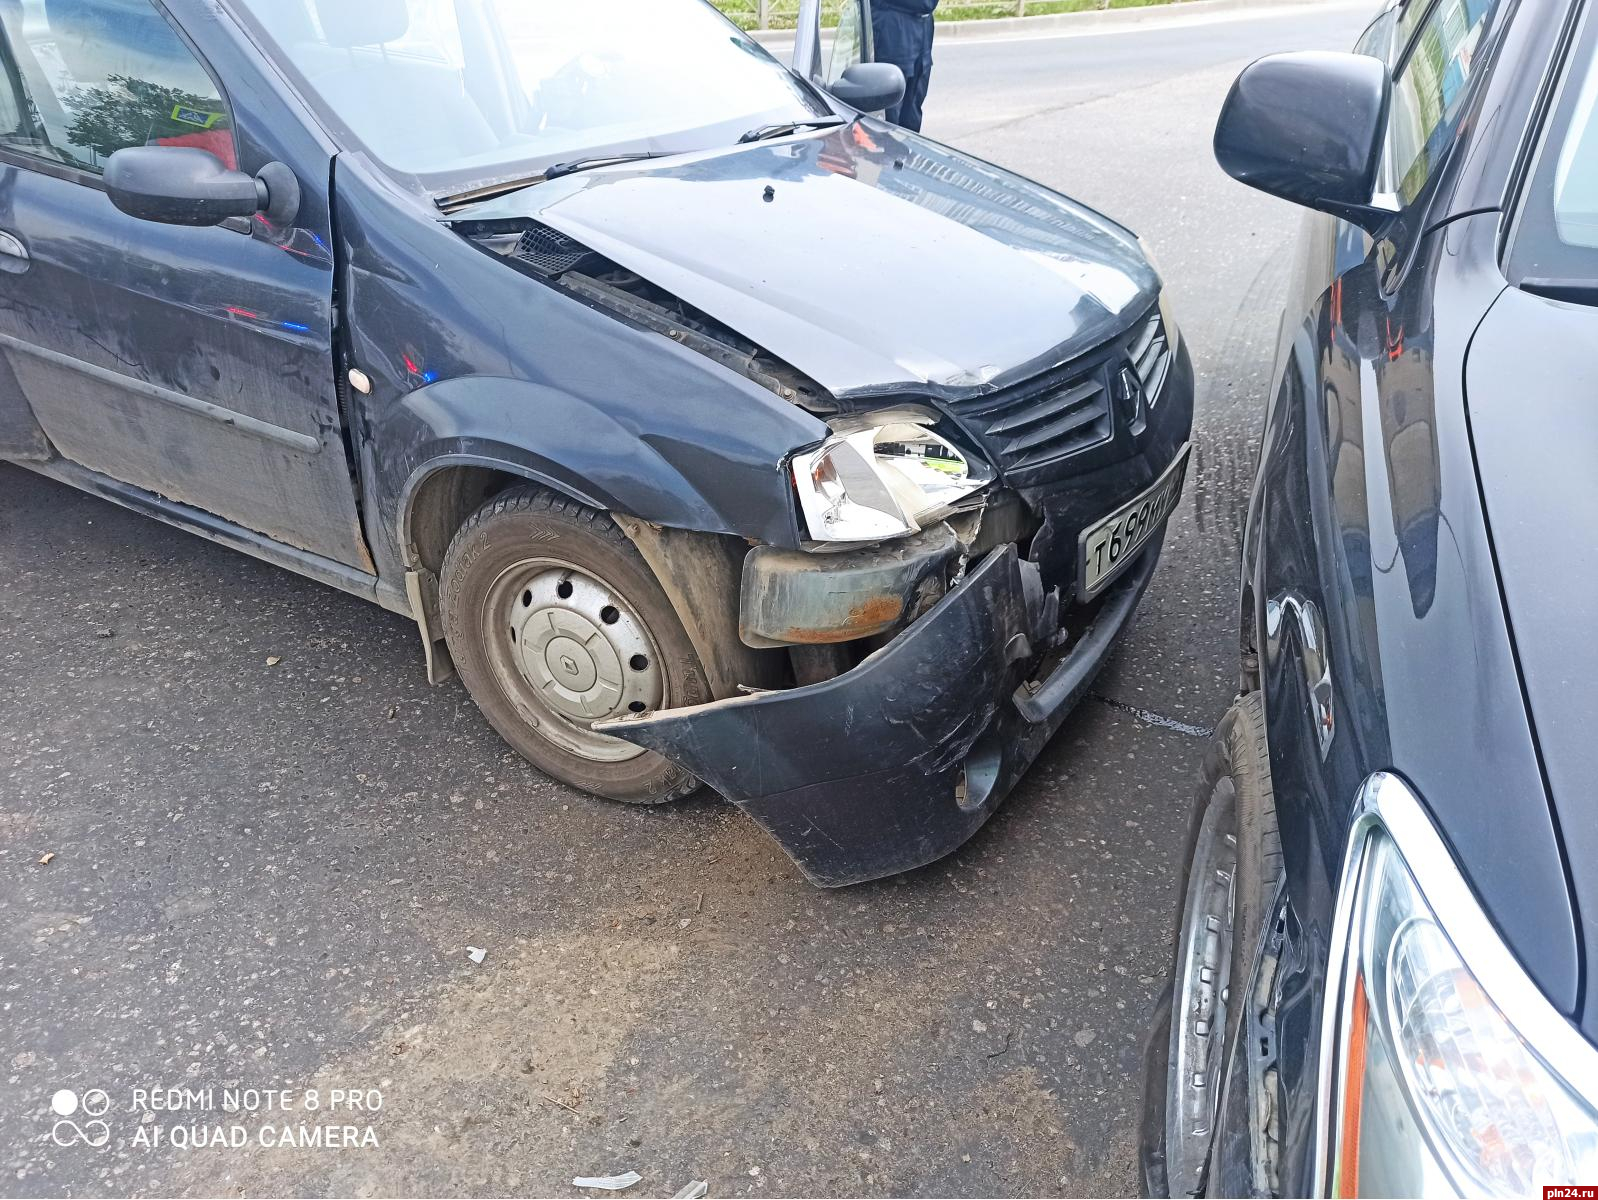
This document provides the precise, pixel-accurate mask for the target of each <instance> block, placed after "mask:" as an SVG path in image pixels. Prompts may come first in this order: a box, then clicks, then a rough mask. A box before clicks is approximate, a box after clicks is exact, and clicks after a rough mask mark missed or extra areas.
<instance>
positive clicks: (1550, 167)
mask: <svg viewBox="0 0 1598 1200" xmlns="http://www.w3.org/2000/svg"><path fill="white" fill-rule="evenodd" d="M1566 61H1567V64H1568V66H1567V69H1566V72H1565V77H1564V79H1563V80H1562V82H1561V84H1560V89H1559V93H1558V96H1557V98H1556V99H1555V101H1554V104H1553V107H1552V110H1551V111H1550V114H1549V118H1548V124H1547V127H1546V129H1545V130H1544V131H1543V134H1542V144H1541V146H1540V148H1539V149H1538V151H1537V157H1536V160H1535V162H1534V164H1533V166H1532V170H1531V174H1530V175H1529V176H1528V178H1527V181H1526V185H1525V188H1524V190H1523V192H1522V194H1521V198H1520V209H1519V212H1518V214H1517V217H1516V222H1515V228H1514V234H1513V237H1512V240H1511V245H1510V252H1509V257H1508V262H1507V264H1506V270H1507V272H1508V274H1509V277H1510V278H1511V279H1514V280H1516V281H1517V282H1519V283H1521V285H1522V286H1529V287H1532V288H1533V290H1552V292H1553V294H1556V295H1560V296H1562V297H1565V298H1568V299H1576V300H1582V301H1584V302H1587V303H1592V302H1593V301H1594V300H1595V299H1598V21H1595V20H1594V19H1593V17H1592V16H1591V15H1590V14H1588V15H1587V16H1585V17H1583V28H1582V31H1581V33H1580V35H1579V37H1578V40H1577V42H1576V46H1575V49H1574V50H1573V51H1572V52H1571V53H1570V55H1569V57H1568V59H1567V60H1566Z"/></svg>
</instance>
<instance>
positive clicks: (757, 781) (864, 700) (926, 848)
mask: <svg viewBox="0 0 1598 1200" xmlns="http://www.w3.org/2000/svg"><path fill="white" fill-rule="evenodd" d="M1162 536H1163V535H1161V537H1162ZM1161 537H1156V538H1155V540H1154V541H1152V542H1151V543H1150V544H1149V546H1148V547H1147V548H1146V549H1145V550H1144V551H1143V553H1142V556H1141V558H1140V559H1139V560H1138V561H1136V562H1135V563H1134V564H1133V565H1132V566H1131V567H1130V568H1129V569H1128V570H1127V572H1126V574H1124V575H1123V576H1122V577H1121V578H1120V579H1119V580H1118V581H1117V582H1116V583H1115V584H1113V585H1112V586H1111V587H1110V589H1109V591H1108V592H1107V593H1106V594H1105V596H1104V598H1103V600H1102V601H1101V603H1100V607H1099V609H1098V615H1097V617H1096V618H1095V620H1094V622H1093V624H1092V625H1091V626H1090V627H1089V628H1088V629H1087V630H1086V631H1085V632H1084V633H1083V634H1082V635H1081V636H1080V637H1078V638H1077V640H1076V642H1075V644H1074V645H1072V646H1071V647H1070V649H1069V650H1068V652H1067V653H1066V654H1065V655H1064V657H1063V658H1060V659H1059V660H1058V662H1057V663H1056V665H1055V666H1054V668H1053V670H1052V671H1051V672H1050V673H1049V674H1048V676H1047V677H1046V678H1043V679H1033V678H1032V675H1033V672H1034V671H1035V670H1036V669H1037V664H1036V663H1035V662H1033V651H1032V638H1033V637H1034V636H1036V633H1035V631H1037V630H1038V629H1039V627H1040V622H1046V621H1047V620H1048V617H1049V616H1052V615H1053V614H1052V613H1047V606H1046V602H1045V600H1044V597H1043V592H1042V588H1041V587H1040V586H1039V585H1038V584H1037V583H1036V581H1035V578H1034V579H1033V580H1031V581H1030V586H1029V580H1028V579H1027V578H1026V573H1027V572H1031V571H1033V568H1032V567H1031V566H1030V565H1029V564H1024V563H1022V562H1020V561H1019V560H1018V558H1017V556H1016V551H1015V547H1014V546H1004V547H1002V548H1000V549H998V550H994V551H993V552H992V553H990V554H989V555H987V557H985V558H984V559H983V560H982V561H981V562H980V563H979V564H977V565H976V566H975V567H973V568H972V569H971V571H970V572H969V573H968V574H967V576H966V577H965V579H964V580H962V581H961V583H960V584H959V585H958V586H956V587H955V588H954V589H953V590H951V591H950V592H949V593H948V595H946V596H944V597H943V598H942V599H941V600H939V601H938V603H937V604H936V605H935V606H934V607H933V608H932V610H931V611H930V612H928V613H927V614H926V615H925V616H924V617H922V618H921V619H920V620H918V621H917V622H915V624H913V625H911V626H910V627H909V628H908V629H907V630H905V631H904V632H903V633H902V634H900V635H899V636H898V637H897V638H895V639H894V640H893V641H892V642H891V643H890V644H889V645H887V646H885V647H884V648H883V649H881V650H879V651H877V652H876V653H875V654H872V655H871V656H870V657H869V658H867V659H866V660H865V661H864V662H862V663H861V664H860V665H859V666H857V667H856V668H854V669H853V670H852V671H849V672H847V673H845V674H843V675H840V676H838V677H837V678H835V679H829V680H827V681H826V682H824V683H818V684H813V685H811V686H808V687H800V688H793V689H791V690H787V691H779V692H762V693H758V694H756V695H751V696H738V697H734V698H731V699H727V700H719V701H716V702H714V703H711V704H705V705H700V706H697V707H694V708H682V709H672V710H668V711H665V712H660V713H656V714H653V715H650V716H645V717H634V718H624V719H622V720H618V721H613V722H609V723H607V724H606V725H604V726H603V728H604V731H605V732H606V733H609V734H613V735H614V736H616V737H620V738H624V739H626V740H627V741H629V742H633V743H635V744H636V745H639V746H643V747H646V748H648V749H650V750H656V751H659V752H660V753H661V754H663V755H665V756H666V757H667V758H669V759H671V760H672V761H673V762H676V763H678V764H680V765H681V766H683V767H685V768H686V769H688V770H690V771H692V772H693V773H694V774H695V775H697V776H698V777H699V778H700V779H702V780H704V781H705V782H706V783H707V784H709V785H710V786H711V787H713V788H715V789H716V790H717V791H718V792H720V793H721V794H722V795H723V796H726V797H727V798H728V799H729V800H731V801H733V802H734V803H735V804H737V805H738V806H739V807H740V808H742V809H744V811H746V812H747V813H749V815H750V816H752V817H753V818H754V819H755V820H756V821H758V822H759V823H760V824H761V825H762V826H764V827H765V829H766V830H767V832H769V833H770V834H771V835H772V836H773V837H774V838H776V839H777V841H778V843H780V844H781V846H782V848H783V849H784V850H786V851H787V852H788V854H789V855H790V856H792V858H793V860H794V862H795V863H797V864H798V866H799V868H800V870H802V871H803V872H804V873H805V875H806V876H808V877H809V879H810V880H811V881H812V882H813V883H816V884H819V885H821V886H823V887H841V886H844V885H846V884H851V883H862V882H864V881H866V880H868V879H878V878H881V877H883V876H887V875H894V874H897V873H898V872H901V871H908V870H911V869H912V868H914V867H919V866H923V865H925V864H927V863H930V862H934V861H936V860H937V859H939V858H942V857H943V856H944V855H946V854H948V853H950V852H951V851H953V850H954V849H956V848H957V847H959V846H960V845H961V844H962V843H964V842H965V841H966V840H967V839H968V838H970V837H971V835H972V834H973V833H975V832H976V831H977V830H978V829H979V828H980V827H981V826H982V823H983V822H984V821H986V820H987V819H988V817H989V816H990V815H991V814H992V813H993V810H994V809H995V808H997V807H998V805H999V802H1000V801H1001V800H1003V799H1004V797H1005V795H1006V794H1008V792H1009V791H1010V789H1011V788H1012V787H1014V786H1015V783H1016V781H1017V780H1018V779H1019V778H1020V777H1021V775H1022V774H1023V773H1024V772H1025V771H1026V769H1027V768H1028V767H1029V766H1030V765H1031V764H1032V761H1033V759H1035V758H1036V757H1037V755H1038V753H1039V752H1040V751H1041V750H1042V748H1043V746H1044V744H1045V743H1046V742H1047V741H1048V739H1049V738H1050V737H1051V736H1053V734H1054V733H1055V731H1056V730H1057V729H1058V728H1059V726H1060V724H1061V722H1062V721H1063V720H1064V719H1065V717H1066V715H1067V714H1068V713H1069V712H1070V711H1071V709H1072V707H1074V706H1075V704H1076V703H1077V701H1078V700H1080V699H1081V698H1082V696H1083V694H1084V693H1085V692H1086V691H1087V689H1088V686H1089V685H1090V684H1091V683H1092V681H1093V679H1094V677H1095V676H1096V675H1097V674H1098V671H1099V669H1100V667H1102V666H1103V664H1104V660H1105V659H1106V658H1107V657H1108V655H1109V652H1110V650H1111V648H1112V646H1113V645H1114V643H1115V641H1116V638H1117V636H1118V635H1119V634H1120V633H1121V631H1122V630H1123V629H1124V628H1125V627H1126V625H1127V624H1128V623H1129V622H1130V621H1131V618H1132V615H1133V613H1134V612H1135V611H1136V609H1137V605H1138V601H1139V600H1141V599H1142V596H1143V593H1144V591H1145V590H1146V589H1147V588H1148V585H1149V581H1150V580H1151V579H1152V578H1153V575H1154V569H1155V566H1156V563H1157V561H1158V557H1159V551H1160V540H1161ZM1046 613H1047V615H1045V614H1046Z"/></svg>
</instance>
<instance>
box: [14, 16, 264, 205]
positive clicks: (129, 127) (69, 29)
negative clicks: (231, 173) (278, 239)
mask: <svg viewBox="0 0 1598 1200" xmlns="http://www.w3.org/2000/svg"><path fill="white" fill-rule="evenodd" d="M0 29H3V31H4V34H5V38H4V44H3V45H0V55H3V56H4V58H5V60H6V61H5V62H4V63H0V66H3V67H4V69H5V71H6V73H7V74H9V75H11V76H12V77H13V78H14V79H16V80H18V81H20V84H21V89H22V91H23V93H24V96H25V101H26V103H27V105H28V109H29V111H28V113H27V114H25V119H23V120H20V121H19V122H18V123H17V125H15V126H13V127H12V128H11V130H10V132H6V131H4V130H0V144H3V145H7V146H10V147H11V148H12V149H17V150H23V151H26V152H28V153H30V154H35V155H38V156H40V157H43V158H48V159H51V160H53V161H56V162H60V163H65V164H67V165H69V166H73V167H78V168H81V169H83V170H86V171H93V172H95V173H99V172H101V171H103V170H104V169H105V163H106V160H107V159H108V158H110V157H111V155H112V154H114V153H116V151H118V150H121V149H124V148H126V147H129V146H196V147H199V148H200V149H203V150H209V151H211V152H212V153H213V154H215V155H216V156H217V157H218V158H220V159H221V160H222V161H223V162H224V163H225V164H226V165H227V166H229V167H236V166H237V165H238V155H237V153H236V152H235V150H234V142H233V122H232V119H231V118H230V116H229V114H228V107H227V105H226V103H225V102H224V101H223V100H222V98H221V96H220V95H219V94H218V92H219V89H218V88H217V86H216V84H215V83H214V82H213V81H212V79H211V77H210V75H209V74H208V73H207V72H206V70H205V68H204V67H203V66H201V65H200V63H199V61H198V60H197V59H196V58H195V57H194V54H193V52H191V51H190V50H189V48H188V46H187V45H186V44H185V43H184V41H183V39H182V38H180V37H179V36H178V35H177V33H176V31H174V30H173V28H172V27H171V26H170V25H169V24H167V22H166V20H165V19H164V18H163V17H162V15H161V14H160V13H159V12H158V11H157V10H156V9H155V7H154V6H153V5H152V4H151V3H150V0H0ZM0 124H4V122H3V121H0Z"/></svg>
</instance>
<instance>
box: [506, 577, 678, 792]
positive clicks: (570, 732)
mask: <svg viewBox="0 0 1598 1200" xmlns="http://www.w3.org/2000/svg"><path fill="white" fill-rule="evenodd" d="M497 591H498V592H499V604H498V605H496V606H495V607H497V608H498V609H499V612H500V614H501V618H500V619H501V630H502V632H501V634H500V636H501V637H503V638H505V639H506V642H507V643H508V645H507V646H506V649H507V650H508V654H507V655H506V657H507V658H508V659H509V660H510V664H511V665H513V666H514V670H515V673H516V676H517V677H518V680H519V682H520V683H521V685H522V687H521V688H519V689H517V690H518V691H520V692H521V693H522V707H523V708H524V710H527V709H531V711H528V713H527V715H528V717H529V719H531V720H532V721H533V722H534V723H535V724H536V725H538V727H539V728H540V730H541V731H542V732H543V734H544V735H545V736H546V737H548V738H550V740H552V741H554V742H556V743H557V744H559V745H561V746H563V747H564V748H566V749H568V750H571V751H573V752H574V753H578V754H581V755H583V756H585V757H588V758H592V759H599V760H604V761H621V760H624V759H627V758H632V757H634V756H636V755H637V754H639V753H641V751H640V750H639V748H638V747H636V746H632V745H630V744H628V743H626V742H622V741H619V740H617V739H616V738H611V737H606V736H605V735H604V734H599V733H595V732H594V731H593V729H592V725H593V724H594V723H595V722H596V721H603V720H606V719H609V718H611V717H619V716H623V715H625V714H627V713H630V712H631V713H639V712H647V711H650V710H652V709H657V708H659V707H660V705H661V702H662V700H663V699H664V697H665V675H664V673H663V672H662V670H661V666H660V662H659V657H660V656H659V652H658V651H657V649H656V646H655V642H654V639H653V638H652V637H651V636H650V633H649V630H648V629H647V628H645V626H644V624H643V622H641V621H640V620H639V619H638V617H637V616H636V615H635V614H634V613H633V611H632V609H631V608H630V607H629V606H628V604H627V602H626V600H625V599H624V598H623V597H622V596H621V595H620V594H619V593H617V592H616V591H615V590H614V589H612V588H610V587H609V586H608V585H606V584H605V583H604V582H602V581H601V580H598V579H595V578H594V577H593V576H591V575H588V574H586V573H585V572H583V571H580V570H578V569H577V568H575V567H571V566H567V565H564V564H554V563H549V562H535V563H526V564H523V565H522V567H520V568H519V569H516V570H514V571H513V572H509V573H507V575H506V576H505V577H502V579H501V581H500V585H499V587H498V589H497ZM504 644H505V643H502V645H504ZM512 682H516V681H512ZM528 701H532V704H531V705H529V704H528V703H527V702H528ZM539 710H542V711H539ZM548 718H554V719H553V720H550V719H548Z"/></svg>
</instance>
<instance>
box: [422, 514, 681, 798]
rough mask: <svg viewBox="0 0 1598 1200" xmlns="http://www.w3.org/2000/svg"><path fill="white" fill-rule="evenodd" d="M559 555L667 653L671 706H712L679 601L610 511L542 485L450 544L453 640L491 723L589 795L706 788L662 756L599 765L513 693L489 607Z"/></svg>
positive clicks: (448, 614) (459, 664)
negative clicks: (612, 596)
mask: <svg viewBox="0 0 1598 1200" xmlns="http://www.w3.org/2000/svg"><path fill="white" fill-rule="evenodd" d="M529 558H550V559H555V560H557V561H560V562H565V563H569V564H571V565H572V566H574V567H577V568H578V569H580V570H582V571H584V572H586V573H588V574H590V575H592V576H593V577H594V578H596V579H598V580H601V581H603V582H604V583H605V585H606V586H608V587H610V588H613V589H614V590H615V591H616V592H617V593H618V594H619V595H620V596H621V597H622V598H624V599H625V600H626V601H627V604H628V607H629V608H630V609H631V610H632V611H633V613H635V614H636V615H637V617H638V618H639V619H640V620H641V621H642V622H643V623H644V624H645V625H646V626H647V627H648V629H649V632H650V635H651V636H652V637H653V638H654V640H655V644H656V646H657V647H658V648H659V652H660V658H661V665H662V669H663V671H664V674H665V700H664V703H663V705H662V707H665V708H677V707H685V706H688V705H693V704H702V703H704V702H706V701H707V700H709V699H710V698H711V696H710V686H709V683H708V682H707V680H706V678H705V674H704V670H703V668H702V667H701V666H700V664H699V656H698V655H697V654H696V653H695V652H694V648H693V643H692V642H691V641H690V640H689V638H688V634H687V631H686V630H684V628H683V625H682V621H681V620H680V619H679V618H678V616H677V613H676V611H675V609H673V608H672V605H671V601H670V600H669V599H667V597H666V594H665V592H664V591H663V590H662V589H661V587H660V584H659V583H658V582H657V581H656V579H655V577H654V575H653V574H652V573H651V572H650V570H649V568H648V566H647V565H646V564H645V563H644V560H643V557H642V556H641V555H640V554H639V553H638V551H637V550H636V549H635V548H634V546H633V544H632V542H631V541H630V540H629V539H628V537H627V535H626V534H624V533H623V532H622V531H621V530H620V529H619V528H618V527H617V526H616V524H615V523H614V522H613V521H611V520H610V518H609V517H607V516H605V514H603V513H600V512H596V511H594V510H593V509H590V508H587V507H586V506H584V505H580V504H578V503H576V502H575V501H572V500H567V499H565V498H564V497H559V496H554V495H552V494H550V493H548V492H544V491H542V490H541V489H537V488H531V487H527V488H515V489H512V490H511V491H507V492H502V493H500V494H499V495H498V496H496V497H494V498H493V499H492V500H490V501H489V502H488V503H487V504H485V505H484V506H483V507H482V508H481V509H479V510H478V511H477V512H476V513H475V514H473V516H472V517H471V518H470V519H468V521H467V522H466V524H465V525H463V526H462V527H461V529H460V531H459V532H458V533H457V534H456V535H455V538H454V540H453V541H452V542H451V543H450V547H449V551H448V553H447V554H446V555H445V557H444V566H443V571H442V574H441V578H440V581H439V594H440V603H441V607H442V610H443V619H444V634H445V638H446V639H447V641H448V643H449V649H450V656H451V658H453V659H454V662H455V668H456V670H457V671H458V672H459V674H460V677H461V681H462V682H463V683H464V684H465V685H466V690H467V691H468V692H469V693H470V694H471V696H472V699H473V700H474V701H476V703H477V706H478V708H480V709H481V710H482V712H483V715H484V716H485V717H486V718H487V719H488V722H489V724H490V725H492V726H493V727H494V729H495V730H496V731H497V732H498V733H499V735H500V736H501V737H503V738H504V739H505V741H506V742H508V743H509V744H510V745H511V747H512V748H513V749H514V750H516V752H517V753H519V754H521V755H522V756H523V757H524V758H526V759H527V760H528V761H529V762H531V763H532V764H533V765H534V766H535V767H537V768H538V769H539V770H541V771H542V772H544V774H546V775H549V776H550V777H552V778H554V779H558V780H560V781H561V782H563V783H567V784H570V785H571V786H573V787H576V788H579V789H581V790H583V791H586V792H592V793H593V794H595V795H598V796H603V797H606V798H607V799H611V800H619V801H622V802H624V803H628V804H663V803H666V802H667V801H671V800H676V799H680V798H681V797H683V796H685V795H688V794H689V793H691V792H692V791H694V790H695V789H696V788H697V787H698V786H699V783H698V781H697V780H696V779H694V777H693V776H692V775H691V774H689V773H688V772H687V771H685V770H683V769H682V768H681V767H678V766H676V765H675V764H673V763H671V762H669V761H668V760H666V759H665V758H663V757H661V756H660V755H659V754H656V753H654V752H653V751H650V752H647V753H645V754H642V755H639V756H637V757H634V758H629V759H626V760H624V761H621V762H598V761H594V760H591V759H586V758H583V757H582V756H580V755H578V754H575V753H573V752H571V751H569V750H567V749H565V748H563V747H561V746H558V745H556V744H554V743H553V742H551V741H550V740H548V739H547V738H546V737H544V736H543V735H542V734H541V733H539V732H538V730H537V728H536V726H534V725H532V724H531V723H530V722H529V721H528V720H527V719H526V718H525V717H524V716H523V715H522V712H521V709H520V708H519V707H518V705H517V704H516V703H515V701H514V700H513V699H512V698H511V697H510V696H509V695H508V694H507V693H506V691H505V688H504V686H503V685H502V684H501V682H500V680H499V678H498V676H497V674H496V672H495V670H494V666H493V664H492V663H491V662H490V660H489V654H490V653H491V651H490V649H489V647H488V646H487V645H486V641H487V638H488V636H489V635H488V633H487V625H486V619H485V611H484V610H485V605H486V604H487V601H488V597H489V593H490V591H491V590H492V588H493V586H494V583H495V581H496V580H497V579H499V578H500V576H501V575H502V574H503V573H504V572H505V571H507V570H509V569H510V568H512V567H514V566H515V565H516V564H517V563H519V562H525V561H526V560H528V559H529Z"/></svg>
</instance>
